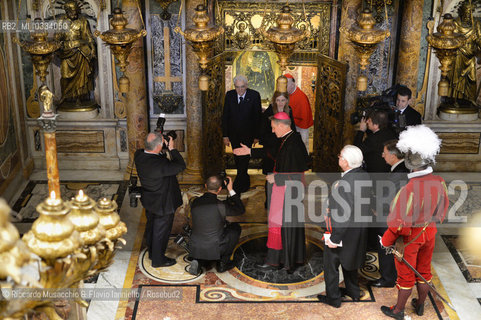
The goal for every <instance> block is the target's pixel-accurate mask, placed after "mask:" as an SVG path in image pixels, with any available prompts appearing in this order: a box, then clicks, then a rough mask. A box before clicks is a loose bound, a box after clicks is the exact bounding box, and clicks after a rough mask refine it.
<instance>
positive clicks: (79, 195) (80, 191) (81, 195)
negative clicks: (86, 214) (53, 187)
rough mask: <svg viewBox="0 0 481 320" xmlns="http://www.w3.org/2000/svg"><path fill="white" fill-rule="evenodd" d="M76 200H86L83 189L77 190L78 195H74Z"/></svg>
mask: <svg viewBox="0 0 481 320" xmlns="http://www.w3.org/2000/svg"><path fill="white" fill-rule="evenodd" d="M75 200H77V201H78V202H85V201H87V196H86V195H85V194H84V192H83V190H79V192H78V195H77V196H76V197H75Z"/></svg>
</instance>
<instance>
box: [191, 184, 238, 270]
mask: <svg viewBox="0 0 481 320" xmlns="http://www.w3.org/2000/svg"><path fill="white" fill-rule="evenodd" d="M227 179H228V182H227V190H228V191H229V197H228V198H227V200H225V201H221V200H219V199H217V195H218V194H219V193H220V192H221V190H222V184H223V183H225V182H224V181H223V180H222V178H221V177H220V176H212V177H209V178H208V179H207V181H206V183H205V188H206V189H207V192H206V193H204V195H203V196H202V197H200V198H197V199H195V200H194V201H193V202H192V205H191V215H192V235H191V237H190V242H189V251H190V256H191V257H192V258H193V259H194V260H192V262H191V264H190V267H189V269H188V272H189V273H191V274H194V275H197V274H198V273H199V272H200V269H199V261H198V260H207V261H212V260H216V261H217V271H218V272H225V271H227V270H229V269H232V268H233V267H234V263H233V261H231V260H230V256H231V255H232V252H233V251H234V248H235V246H236V244H237V242H238V241H239V236H240V234H241V227H240V226H239V224H238V223H226V217H227V216H237V215H241V214H243V213H244V211H245V207H244V204H243V203H242V201H241V199H240V197H239V194H238V193H235V191H234V190H233V189H232V179H231V177H227Z"/></svg>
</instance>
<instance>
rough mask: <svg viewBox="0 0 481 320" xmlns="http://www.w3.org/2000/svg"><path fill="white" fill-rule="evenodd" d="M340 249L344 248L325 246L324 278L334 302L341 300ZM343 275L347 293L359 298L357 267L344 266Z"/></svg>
mask: <svg viewBox="0 0 481 320" xmlns="http://www.w3.org/2000/svg"><path fill="white" fill-rule="evenodd" d="M339 250H342V248H336V249H331V248H328V247H327V246H325V248H324V280H325V282H326V296H327V299H328V300H330V301H332V302H341V291H340V290H339V265H340V264H341V260H340V259H339ZM342 275H343V276H344V284H345V285H346V291H347V294H348V295H349V296H350V297H354V298H358V297H359V296H360V294H361V289H360V288H359V284H358V280H357V269H356V270H346V269H344V267H342Z"/></svg>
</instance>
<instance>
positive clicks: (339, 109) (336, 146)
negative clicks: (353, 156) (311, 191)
mask: <svg viewBox="0 0 481 320" xmlns="http://www.w3.org/2000/svg"><path fill="white" fill-rule="evenodd" d="M317 65H318V71H317V79H322V81H318V87H317V90H316V108H315V110H316V112H315V115H314V137H315V138H314V146H313V154H314V161H313V171H318V172H337V171H338V170H339V169H338V167H337V162H336V160H337V154H339V152H340V151H341V149H342V147H343V130H344V113H345V112H344V97H345V91H346V76H347V64H345V63H342V62H340V61H336V60H334V59H331V58H329V57H327V56H324V55H319V57H318V64H317ZM326 141H328V142H329V143H326Z"/></svg>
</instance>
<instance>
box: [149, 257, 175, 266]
mask: <svg viewBox="0 0 481 320" xmlns="http://www.w3.org/2000/svg"><path fill="white" fill-rule="evenodd" d="M176 263H177V262H176V261H175V259H171V258H167V257H165V260H164V262H162V263H161V264H159V265H157V264H155V265H154V264H152V267H153V268H162V267H170V266H173V265H174V264H176Z"/></svg>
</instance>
